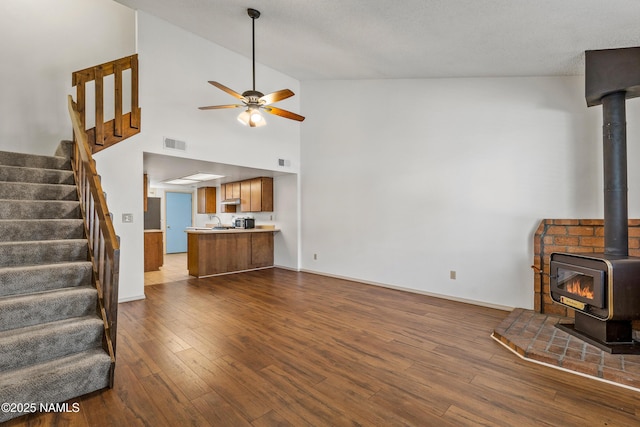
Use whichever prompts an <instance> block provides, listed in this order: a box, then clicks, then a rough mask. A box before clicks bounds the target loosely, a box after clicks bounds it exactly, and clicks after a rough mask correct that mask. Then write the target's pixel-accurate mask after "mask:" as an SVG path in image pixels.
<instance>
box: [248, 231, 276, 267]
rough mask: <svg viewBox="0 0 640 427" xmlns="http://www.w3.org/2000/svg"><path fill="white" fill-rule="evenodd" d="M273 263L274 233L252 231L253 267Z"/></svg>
mask: <svg viewBox="0 0 640 427" xmlns="http://www.w3.org/2000/svg"><path fill="white" fill-rule="evenodd" d="M272 265H273V233H251V268H259V267H270V266H272Z"/></svg>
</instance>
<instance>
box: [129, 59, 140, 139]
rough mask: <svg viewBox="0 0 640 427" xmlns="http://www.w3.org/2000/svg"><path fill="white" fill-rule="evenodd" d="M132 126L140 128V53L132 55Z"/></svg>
mask: <svg viewBox="0 0 640 427" xmlns="http://www.w3.org/2000/svg"><path fill="white" fill-rule="evenodd" d="M130 121H131V127H132V128H134V129H140V110H139V108H138V55H133V56H132V57H131V120H130Z"/></svg>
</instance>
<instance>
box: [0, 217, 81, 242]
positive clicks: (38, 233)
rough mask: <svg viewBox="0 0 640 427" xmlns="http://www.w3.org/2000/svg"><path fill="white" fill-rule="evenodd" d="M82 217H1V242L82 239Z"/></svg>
mask: <svg viewBox="0 0 640 427" xmlns="http://www.w3.org/2000/svg"><path fill="white" fill-rule="evenodd" d="M83 237H84V221H83V220H82V219H0V242H10V241H11V242H27V241H31V240H62V239H82V238H83Z"/></svg>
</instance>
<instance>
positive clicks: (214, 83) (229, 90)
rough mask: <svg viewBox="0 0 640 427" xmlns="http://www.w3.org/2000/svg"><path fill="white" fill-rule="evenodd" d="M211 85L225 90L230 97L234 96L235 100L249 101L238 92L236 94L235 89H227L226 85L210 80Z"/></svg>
mask: <svg viewBox="0 0 640 427" xmlns="http://www.w3.org/2000/svg"><path fill="white" fill-rule="evenodd" d="M209 84H212V85H214V86H215V87H217V88H218V89H220V90H223V91H225V92H227V93H228V94H229V95H231V96H233V97H234V98H238V99H241V100H243V101H247V98H245V97H244V96H242V95H240V94H239V93H238V92H236V91H235V90H233V89H229V88H228V87H226V86H225V85H223V84H221V83H218V82H214V81H211V80H209Z"/></svg>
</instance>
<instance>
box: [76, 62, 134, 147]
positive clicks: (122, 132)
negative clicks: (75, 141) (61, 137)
mask: <svg viewBox="0 0 640 427" xmlns="http://www.w3.org/2000/svg"><path fill="white" fill-rule="evenodd" d="M128 69H130V70H131V111H130V112H129V113H125V114H123V113H122V111H123V105H122V102H123V101H122V83H123V82H122V72H123V71H124V70H128ZM111 74H113V75H114V113H115V114H114V116H115V117H114V119H113V120H110V121H108V122H105V121H104V78H105V77H107V76H110V75H111ZM91 81H94V82H95V127H93V128H91V129H86V124H87V122H86V114H85V109H86V84H87V83H88V82H91ZM72 86H76V103H77V111H78V113H79V114H80V128H81V129H82V130H86V133H87V141H88V143H89V146H90V147H91V152H92V153H97V152H98V151H100V150H103V149H105V148H107V147H109V146H111V145H114V144H117V143H118V142H120V141H122V140H124V139H126V138H129V137H131V136H133V135H135V134H137V133H139V132H140V112H141V110H140V108H139V107H138V55H137V54H136V55H131V56H127V57H124V58H120V59H116V60H115V61H111V62H106V63H104V64H100V65H96V66H95V67H89V68H85V69H84V70H80V71H75V72H74V73H73V74H72Z"/></svg>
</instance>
